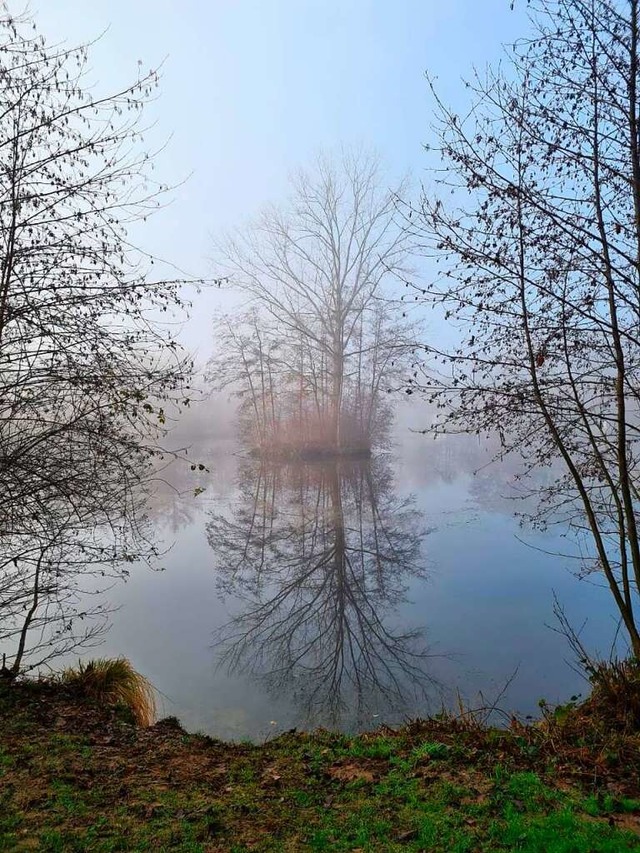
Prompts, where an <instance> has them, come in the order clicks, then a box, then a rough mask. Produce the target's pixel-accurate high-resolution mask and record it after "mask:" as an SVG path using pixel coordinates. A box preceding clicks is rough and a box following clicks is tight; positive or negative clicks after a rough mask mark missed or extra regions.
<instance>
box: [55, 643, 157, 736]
mask: <svg viewBox="0 0 640 853" xmlns="http://www.w3.org/2000/svg"><path fill="white" fill-rule="evenodd" d="M60 682H61V683H62V684H64V685H67V686H69V687H71V688H73V689H77V690H78V691H79V692H80V693H81V694H82V695H83V696H85V697H86V698H87V699H90V700H91V701H93V702H96V703H98V704H100V705H124V706H125V707H127V708H128V709H129V710H130V711H131V713H132V714H133V717H134V719H135V721H136V723H138V724H139V725H141V726H151V725H153V723H154V722H155V719H156V702H155V693H154V689H153V685H152V684H151V682H149V681H148V680H147V679H146V678H145V677H144V676H143V675H140V673H139V672H136V670H135V669H134V668H133V667H132V666H131V663H130V662H129V661H128V660H127V659H126V658H116V659H115V660H105V659H98V660H90V661H86V662H82V661H80V662H79V663H78V665H77V666H75V667H69V668H68V669H65V670H64V671H63V672H62V674H61V675H60Z"/></svg>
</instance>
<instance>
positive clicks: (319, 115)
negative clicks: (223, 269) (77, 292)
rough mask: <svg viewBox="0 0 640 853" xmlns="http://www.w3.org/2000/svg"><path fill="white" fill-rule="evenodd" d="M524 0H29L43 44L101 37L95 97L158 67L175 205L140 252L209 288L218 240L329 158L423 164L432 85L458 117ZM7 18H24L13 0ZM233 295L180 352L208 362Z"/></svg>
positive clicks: (204, 312)
mask: <svg viewBox="0 0 640 853" xmlns="http://www.w3.org/2000/svg"><path fill="white" fill-rule="evenodd" d="M524 6H525V3H524V0H520V2H516V4H515V9H514V10H511V9H510V0H446V2H443V0H393V2H391V0H31V3H30V6H29V8H30V11H31V13H32V14H33V16H34V18H35V20H36V22H37V24H38V27H39V29H40V31H41V32H42V33H43V35H45V36H46V37H47V39H48V40H50V41H54V42H59V41H66V42H68V43H69V44H73V43H80V42H85V41H90V40H94V39H96V37H97V36H100V38H99V39H98V41H97V42H96V43H95V44H94V45H93V48H92V50H91V62H90V66H91V70H90V74H89V80H91V82H92V84H94V85H95V88H96V90H98V91H100V92H104V91H107V90H110V89H115V88H116V87H117V86H118V85H121V84H125V83H127V82H129V81H131V80H132V79H134V78H135V76H136V75H137V71H138V61H142V63H143V67H145V68H147V67H148V68H155V67H157V66H158V65H159V64H161V63H162V79H161V84H160V90H159V96H158V98H157V99H156V100H155V101H154V103H153V104H152V105H151V106H150V108H149V110H148V120H149V123H150V124H151V125H152V127H151V129H150V130H149V132H148V134H147V138H148V140H149V143H150V145H151V146H152V147H154V146H155V147H159V146H162V145H164V143H165V142H166V145H165V147H164V148H163V150H162V151H161V153H160V154H159V155H158V157H157V160H156V176H157V177H158V178H160V179H161V180H162V181H164V182H165V183H168V184H171V185H172V186H174V187H175V189H174V190H173V191H172V194H171V195H172V202H171V204H170V205H169V206H168V207H167V208H165V209H163V210H162V211H161V212H159V213H158V214H157V215H156V216H155V217H153V218H152V219H151V220H150V221H149V222H148V223H147V224H146V225H145V226H144V230H142V231H140V232H139V233H136V234H135V235H134V239H135V242H136V243H137V244H138V245H140V246H141V247H142V248H144V249H145V250H147V251H150V252H152V253H154V254H157V255H159V256H161V257H163V258H166V259H167V260H169V261H171V262H172V263H174V264H176V265H177V266H178V267H179V268H181V269H183V270H185V271H186V272H188V273H189V274H191V275H194V276H215V268H214V267H213V265H212V262H211V260H210V258H211V255H212V244H213V239H214V237H215V236H216V235H219V234H220V233H221V232H223V231H224V230H225V229H228V228H231V227H235V226H238V225H242V223H243V222H245V221H247V220H248V219H250V218H251V217H252V216H254V215H255V214H256V213H257V211H258V210H259V209H260V208H261V207H262V206H263V205H265V204H266V203H268V202H272V201H275V202H278V201H279V200H281V199H284V198H285V197H286V195H287V181H288V176H289V174H290V172H291V170H293V169H295V168H297V167H299V166H305V165H306V164H309V163H310V162H311V161H312V160H313V158H314V156H315V155H316V154H317V153H318V152H319V151H321V150H325V151H326V150H329V151H331V150H332V149H333V150H335V149H337V148H339V147H340V146H363V147H365V148H374V149H375V150H377V151H378V153H379V154H380V155H381V158H382V161H383V163H384V164H385V166H386V168H387V173H388V175H389V180H390V183H392V182H393V179H394V177H398V176H400V175H402V174H404V173H406V172H407V171H409V172H410V173H411V174H412V176H413V178H414V181H415V182H416V185H419V184H420V182H421V180H422V179H423V176H424V174H425V169H426V167H427V165H428V164H427V157H426V155H425V152H424V145H425V143H428V142H429V139H430V137H431V132H430V122H431V117H430V104H429V96H428V89H427V85H426V81H425V76H424V75H425V72H426V71H429V73H430V74H431V75H435V77H436V78H437V84H438V87H439V90H440V92H441V94H442V95H443V96H444V99H445V100H446V101H447V103H449V104H451V105H452V106H454V107H455V108H462V107H463V106H464V103H465V97H466V92H465V88H464V85H463V83H462V80H463V78H465V77H470V76H471V73H472V70H473V67H474V66H476V67H479V68H482V67H484V65H485V64H487V63H491V64H495V62H497V61H498V60H499V59H500V57H501V55H502V52H503V48H502V46H503V45H504V44H508V43H510V42H513V41H514V39H516V38H518V37H521V36H524V35H526V33H527V30H528V24H527V20H526V15H525V10H524ZM10 8H11V9H12V11H20V9H22V8H23V7H22V6H20V7H17V6H16V5H15V3H11V2H10ZM228 304H229V303H228V297H227V296H225V295H224V294H221V293H220V291H217V290H207V291H205V292H202V293H201V294H200V295H199V296H195V298H194V306H193V310H192V317H191V319H190V320H189V322H188V323H187V324H186V326H185V327H184V329H183V331H182V338H183V340H184V341H185V342H186V343H187V344H188V345H189V347H190V348H191V349H192V350H193V351H195V352H196V353H197V355H198V358H199V360H202V359H203V358H206V357H207V356H208V354H209V352H210V351H211V349H212V331H211V330H212V326H213V321H214V319H215V317H216V316H217V315H218V314H219V313H220V311H221V310H223V309H224V308H225V307H227V306H228Z"/></svg>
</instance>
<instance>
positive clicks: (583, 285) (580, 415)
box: [412, 0, 640, 656]
mask: <svg viewBox="0 0 640 853" xmlns="http://www.w3.org/2000/svg"><path fill="white" fill-rule="evenodd" d="M530 9H531V18H532V24H533V29H534V31H533V35H532V37H531V38H528V39H527V40H526V41H523V42H521V43H519V44H517V45H516V46H515V47H514V49H513V51H512V52H511V54H510V61H509V62H508V63H507V64H506V65H503V66H502V67H501V68H500V70H499V71H497V72H491V71H489V72H488V73H487V74H486V76H483V77H480V76H477V77H476V78H475V80H474V82H473V83H472V84H470V87H469V88H470V89H471V90H472V92H473V106H472V108H471V109H470V110H469V112H468V113H467V114H466V116H458V115H456V114H455V113H454V112H452V111H451V110H449V109H448V108H447V107H446V106H445V105H444V104H443V103H442V102H441V101H439V100H438V98H437V95H436V102H437V108H438V114H439V124H438V127H437V131H438V136H439V141H440V145H439V151H440V154H441V155H442V159H443V161H444V162H443V164H442V161H441V164H440V166H439V167H437V168H438V169H440V168H442V165H444V171H437V170H436V171H435V174H434V182H435V187H434V189H433V191H430V192H428V193H426V194H425V196H424V199H423V204H422V208H421V210H420V211H418V213H419V214H420V215H419V216H417V217H416V216H414V217H413V218H412V222H416V219H417V220H418V224H417V225H416V226H415V229H416V232H417V233H419V236H420V238H421V239H422V244H423V247H424V250H425V253H426V254H428V255H429V256H431V257H432V258H433V259H434V260H435V262H436V263H437V264H439V266H440V270H441V273H440V274H439V276H438V277H437V280H435V281H433V282H432V283H431V284H428V285H422V286H421V287H422V289H423V293H424V296H425V299H428V300H430V301H432V302H436V303H437V304H439V305H440V306H441V308H442V312H443V315H444V318H445V319H446V320H450V321H451V322H452V323H454V324H455V327H457V328H459V329H461V330H462V335H461V336H460V340H459V344H458V346H457V347H455V348H447V347H446V346H444V345H443V347H442V351H440V352H438V351H437V350H436V349H435V348H434V347H428V349H429V350H430V353H431V358H430V359H429V360H428V361H429V363H428V366H427V368H426V370H425V376H426V379H425V380H423V381H422V384H423V386H427V387H429V388H430V390H431V392H432V393H433V396H434V399H435V400H437V402H438V403H439V404H440V405H441V407H442V408H441V412H443V417H442V419H441V420H440V421H439V424H438V426H439V427H440V428H442V429H447V430H474V431H494V432H497V433H498V434H499V435H500V437H501V439H502V444H503V448H505V449H511V448H514V449H517V450H519V451H520V452H522V453H523V454H525V456H526V458H527V460H528V463H529V465H530V466H531V467H534V466H549V470H550V471H552V468H551V467H550V466H552V465H553V463H556V462H559V463H561V465H562V471H563V473H562V474H561V475H560V476H558V477H556V476H554V475H550V479H549V485H548V487H546V488H544V489H540V495H541V497H542V498H543V503H542V504H541V508H540V513H539V515H538V520H539V521H542V522H546V521H549V520H550V519H554V520H559V521H562V522H563V523H564V522H566V523H568V524H569V525H570V526H571V527H572V528H573V529H574V530H575V531H576V532H577V534H578V535H579V536H585V537H586V538H587V544H588V548H587V549H586V552H587V554H589V555H590V557H589V559H588V560H587V564H588V565H587V568H588V569H591V570H597V571H599V572H601V573H602V575H603V576H604V579H605V581H606V584H607V586H608V588H609V590H610V591H611V595H612V596H613V599H614V601H615V604H616V606H617V608H618V611H619V613H620V617H621V620H622V623H623V625H624V628H625V629H626V632H627V635H628V637H629V640H630V644H631V648H632V650H633V653H634V654H635V655H636V656H640V627H639V625H640V623H639V622H638V603H639V602H638V589H639V584H640V540H639V538H638V524H639V518H638V497H639V496H638V473H639V472H638V462H639V456H638V453H639V446H638V439H639V437H640V423H639V420H638V403H639V395H638V388H639V387H640V347H639V343H640V132H639V129H640V114H639V107H640V104H639V79H638V75H639V69H640V56H639V53H638V45H639V38H640V29H639V21H638V14H639V3H638V0H532V2H531V3H530ZM438 187H439V188H438Z"/></svg>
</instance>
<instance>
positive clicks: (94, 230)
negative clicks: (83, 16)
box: [0, 7, 189, 674]
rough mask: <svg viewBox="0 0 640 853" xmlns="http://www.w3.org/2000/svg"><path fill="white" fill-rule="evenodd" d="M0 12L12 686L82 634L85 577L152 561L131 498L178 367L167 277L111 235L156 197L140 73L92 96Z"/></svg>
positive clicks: (7, 641) (54, 50) (59, 55)
mask: <svg viewBox="0 0 640 853" xmlns="http://www.w3.org/2000/svg"><path fill="white" fill-rule="evenodd" d="M3 9H4V14H3V15H2V19H1V20H0V81H1V83H2V85H1V87H0V115H1V116H2V122H1V123H0V482H1V486H2V500H1V501H0V623H1V626H2V627H1V629H0V640H1V641H2V643H3V650H4V651H5V653H8V654H9V658H10V660H11V664H10V666H6V665H5V672H6V671H9V672H11V673H13V674H15V673H17V672H18V671H19V670H20V669H22V668H24V667H25V666H26V665H27V663H28V662H29V665H33V666H35V665H37V664H38V663H40V662H42V661H44V660H46V659H48V657H49V656H50V655H51V654H54V653H58V652H60V651H64V650H65V649H68V648H69V647H70V646H72V645H73V644H74V642H75V641H76V640H77V639H79V638H82V637H85V638H86V632H85V631H83V630H82V629H81V630H80V632H79V634H78V633H76V630H75V624H76V620H75V619H74V614H75V615H76V616H81V617H82V618H83V619H84V618H85V617H86V616H87V615H88V611H89V610H92V609H93V608H92V607H89V606H88V605H87V604H86V601H85V602H84V603H83V598H82V595H81V592H82V591H83V590H85V589H86V587H87V584H89V588H90V590H91V591H95V588H96V586H97V585H99V584H96V583H95V580H91V582H90V583H89V577H90V576H93V577H94V578H95V576H97V577H98V578H102V577H106V576H109V575H117V576H122V575H123V574H126V571H127V568H126V567H127V566H128V564H129V563H131V562H133V561H134V560H135V559H137V558H138V557H142V556H144V555H147V556H149V555H151V554H152V553H153V546H152V545H151V544H150V543H149V542H148V541H147V539H146V535H145V532H144V523H143V515H142V512H141V510H140V509H139V500H140V498H141V497H142V485H143V483H144V481H145V478H146V477H147V475H148V474H149V472H150V469H151V466H152V463H153V458H154V455H155V454H156V452H157V449H158V441H159V439H160V436H161V434H162V432H163V430H164V425H165V421H166V418H167V417H168V411H169V406H170V405H171V404H172V401H177V400H178V399H180V398H181V393H182V387H183V385H184V384H185V382H186V375H187V373H188V369H189V364H188V362H187V360H185V359H184V357H183V356H182V355H181V354H180V352H179V348H178V346H177V344H176V343H175V342H174V341H173V340H172V338H171V334H170V333H169V331H168V329H166V328H164V329H163V327H162V324H160V322H159V320H158V318H159V317H162V316H164V315H165V312H170V311H171V310H172V309H173V308H174V307H177V306H179V304H180V298H179V282H177V281H174V282H169V281H159V280H155V279H154V278H153V276H152V275H151V274H150V270H151V266H150V264H149V263H147V261H146V260H145V257H144V256H143V255H141V254H140V253H137V252H135V251H134V250H133V249H132V247H131V245H130V241H129V237H128V234H127V228H128V227H129V226H130V224H131V223H133V222H136V221H139V220H143V219H144V218H146V216H147V215H148V213H149V212H150V211H151V210H153V209H154V208H155V207H156V205H157V203H158V201H157V199H158V193H159V192H161V190H162V188H161V187H160V186H158V185H157V184H154V183H153V182H152V181H151V180H150V179H149V167H150V166H151V160H150V158H149V155H148V154H147V153H146V151H145V150H144V148H143V147H142V146H141V140H142V129H143V128H142V125H141V124H140V119H141V110H142V108H143V106H144V103H145V101H146V100H147V99H148V98H149V96H150V95H151V94H152V92H153V90H154V88H155V86H156V84H157V77H156V74H155V73H153V72H150V73H144V74H140V75H139V76H138V77H137V78H136V79H135V80H134V81H133V82H132V84H131V85H130V86H127V87H125V88H123V89H122V90H120V91H118V92H113V93H107V94H105V95H99V94H98V93H97V92H96V91H94V89H93V88H90V87H89V85H88V81H87V79H86V76H85V75H86V67H87V62H88V57H89V50H88V48H87V47H86V46H81V47H78V48H75V47H74V48H68V47H66V46H50V45H48V44H47V43H46V41H45V40H44V38H43V37H41V36H40V35H38V34H37V31H35V26H34V25H32V22H31V21H30V20H16V19H13V18H12V17H11V16H10V14H9V12H8V10H7V9H6V8H5V7H3ZM92 631H93V629H89V634H91V633H92ZM31 637H34V638H35V639H34V641H33V643H32V642H31V640H30V638H31ZM30 650H31V652H33V653H34V654H32V655H31V656H29V651H30Z"/></svg>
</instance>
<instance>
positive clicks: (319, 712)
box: [94, 434, 616, 739]
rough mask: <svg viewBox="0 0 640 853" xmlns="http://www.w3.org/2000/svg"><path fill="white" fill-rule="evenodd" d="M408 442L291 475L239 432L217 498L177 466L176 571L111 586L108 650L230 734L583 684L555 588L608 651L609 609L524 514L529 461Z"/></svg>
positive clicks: (164, 498)
mask: <svg viewBox="0 0 640 853" xmlns="http://www.w3.org/2000/svg"><path fill="white" fill-rule="evenodd" d="M403 439H404V440H403V441H402V443H399V444H398V446H397V447H395V448H394V449H393V452H392V453H388V454H379V455H377V456H376V457H374V458H373V459H372V460H371V462H340V463H325V464H307V465H280V466H277V467H270V466H265V465H261V464H259V463H258V462H256V461H255V460H249V459H247V458H246V457H245V456H243V455H242V454H241V452H240V451H239V449H238V448H237V447H236V446H235V445H234V444H233V443H232V442H225V443H218V444H217V445H216V446H213V447H207V446H206V444H205V445H203V446H202V447H198V448H194V450H193V451H192V452H193V455H194V458H196V456H197V458H198V459H205V460H206V461H207V463H208V467H209V469H210V473H209V474H206V475H203V478H202V481H200V480H199V481H198V483H197V485H199V486H202V487H205V488H206V491H205V492H203V493H202V494H199V495H197V496H195V495H194V484H193V480H191V479H189V477H188V475H187V474H186V473H185V472H183V471H181V472H180V475H178V471H177V470H176V471H173V472H172V471H169V472H167V479H168V480H169V481H171V482H172V488H164V489H163V488H160V487H159V489H158V491H157V494H156V495H155V499H154V515H153V521H154V524H155V525H156V527H157V529H158V531H159V532H160V533H161V535H162V537H163V539H164V541H165V542H167V543H173V545H172V547H171V549H170V551H169V552H168V553H167V554H166V557H165V560H164V566H165V570H164V571H163V572H151V571H149V570H146V569H140V570H139V571H137V572H133V573H132V578H131V579H130V580H129V582H128V583H127V584H126V585H125V586H123V587H119V588H117V589H115V590H114V591H113V592H112V596H113V595H115V596H116V597H117V599H118V601H117V603H118V604H121V607H120V609H119V610H118V611H117V612H116V613H115V614H114V618H113V627H112V629H111V630H110V632H109V633H108V635H107V636H106V638H105V642H104V644H103V646H101V648H100V652H99V653H100V655H109V656H111V655H117V654H123V655H126V656H127V657H129V658H130V659H131V660H132V662H133V663H134V665H135V666H136V668H138V669H139V670H140V671H142V672H143V673H144V674H145V675H147V676H148V677H149V678H150V679H151V680H152V682H153V683H154V684H155V685H156V687H157V688H158V690H159V691H160V692H161V706H162V712H163V713H164V714H165V715H166V714H174V715H176V716H178V717H179V718H180V719H181V720H182V722H183V724H184V725H185V726H186V727H187V728H188V729H190V730H202V731H206V732H208V733H210V734H213V735H217V736H220V737H225V738H243V737H250V738H253V739H260V738H264V737H266V736H269V735H270V734H272V733H274V732H278V731H282V730H286V729H289V728H292V727H294V726H297V727H298V728H305V727H312V726H315V725H327V726H333V727H335V726H339V727H342V728H346V729H356V728H373V727H375V726H376V725H378V724H380V723H382V722H386V723H391V724H394V723H398V722H400V721H402V719H404V718H406V717H415V716H419V715H421V714H422V715H425V714H427V713H433V712H437V711H438V710H439V709H440V707H441V706H442V704H443V703H444V704H450V703H452V702H454V701H455V697H456V694H457V691H460V693H461V694H462V696H463V697H464V698H465V699H466V700H467V701H468V702H469V703H470V704H471V705H472V706H474V705H478V704H482V703H483V702H490V701H492V700H493V699H494V698H495V697H496V696H497V695H498V694H499V693H500V692H501V690H502V688H503V687H504V685H505V683H506V682H507V680H508V679H509V677H510V676H511V675H512V674H513V673H514V672H515V671H516V670H517V674H516V676H515V678H514V679H513V680H512V681H511V683H510V685H509V687H508V690H507V691H506V693H505V694H504V695H503V696H502V697H501V699H500V707H501V708H503V709H504V710H505V711H508V712H511V711H517V712H519V713H521V714H528V713H535V711H536V709H537V702H538V700H539V699H540V698H542V697H544V698H545V699H547V700H548V701H550V702H554V701H561V700H566V699H568V697H569V696H570V695H572V694H573V693H579V692H582V691H584V690H585V688H586V687H587V685H586V684H585V682H584V681H583V680H582V679H581V677H580V676H579V675H578V674H577V673H575V672H574V671H573V669H572V668H571V666H570V665H569V663H571V652H570V650H569V649H568V646H567V644H566V641H565V640H564V638H563V637H562V636H560V635H559V634H557V633H556V632H554V631H553V630H552V628H551V627H549V626H552V625H553V624H554V617H553V595H554V592H555V594H556V595H557V597H558V599H559V600H560V602H561V603H562V604H563V605H564V606H565V608H566V611H567V615H568V616H569V618H570V619H571V621H572V623H573V624H574V625H575V626H576V627H580V626H581V625H582V623H583V622H584V621H585V620H587V621H586V625H585V627H584V631H583V634H582V636H583V639H584V641H585V644H586V645H587V647H588V648H590V649H599V650H600V651H601V652H604V653H607V652H608V651H609V645H610V643H611V640H612V638H613V637H614V634H615V628H616V622H615V619H614V617H613V610H612V608H611V606H610V603H609V600H608V594H607V592H606V590H604V589H602V588H601V587H600V586H599V585H597V584H596V583H593V582H589V581H587V580H583V581H578V580H577V579H576V578H575V577H574V575H573V574H572V571H574V570H576V568H577V564H576V563H575V561H572V560H570V559H568V558H565V557H562V556H557V553H558V552H561V553H563V554H570V553H575V546H574V544H573V543H571V542H570V541H567V539H566V538H564V537H563V535H562V534H563V531H562V530H557V529H554V530H551V531H548V532H544V533H542V532H537V531H532V530H531V529H527V528H526V527H525V528H521V527H520V526H519V524H518V522H517V520H516V519H515V518H514V512H515V510H516V509H522V506H521V503H514V501H513V499H512V498H513V494H514V489H513V486H512V485H511V484H512V483H513V477H514V474H516V473H517V470H518V460H517V459H512V460H507V461H506V462H505V463H503V464H501V465H490V466H488V465H487V463H488V462H489V459H490V451H489V450H488V449H487V448H486V447H485V446H484V445H482V444H481V443H479V442H478V441H477V440H475V439H471V438H462V437H460V438H447V439H442V440H438V441H435V442H434V441H433V440H432V439H426V438H423V437H421V436H415V435H410V434H406V435H404V436H403ZM474 472H476V473H474ZM94 654H95V653H94ZM567 661H568V662H567ZM480 692H481V693H482V695H483V697H484V699H481V698H479V693H480Z"/></svg>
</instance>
